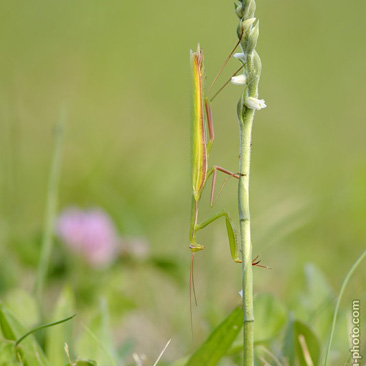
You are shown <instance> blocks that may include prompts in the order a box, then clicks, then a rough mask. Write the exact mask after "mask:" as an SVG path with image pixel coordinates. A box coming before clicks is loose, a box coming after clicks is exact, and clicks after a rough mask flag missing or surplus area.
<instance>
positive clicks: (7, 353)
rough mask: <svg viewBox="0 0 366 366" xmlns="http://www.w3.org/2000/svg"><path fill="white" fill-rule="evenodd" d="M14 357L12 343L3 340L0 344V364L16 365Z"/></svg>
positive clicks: (2, 365)
mask: <svg viewBox="0 0 366 366" xmlns="http://www.w3.org/2000/svg"><path fill="white" fill-rule="evenodd" d="M18 365H19V362H18V361H17V359H16V357H15V352H14V343H9V342H3V343H2V344H1V345H0V366H18Z"/></svg>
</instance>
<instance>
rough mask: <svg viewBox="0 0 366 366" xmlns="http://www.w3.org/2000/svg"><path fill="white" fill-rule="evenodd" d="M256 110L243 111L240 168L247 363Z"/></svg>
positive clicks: (247, 356) (247, 361) (248, 359)
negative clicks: (252, 155) (250, 192)
mask: <svg viewBox="0 0 366 366" xmlns="http://www.w3.org/2000/svg"><path fill="white" fill-rule="evenodd" d="M253 112H254V111H253V110H250V109H246V112H245V113H244V114H240V115H239V129H240V163H239V172H240V173H241V174H245V175H244V176H241V177H240V179H239V198H238V199H239V201H238V202H239V221H240V248H241V251H242V253H243V263H242V287H243V326H244V327H243V329H244V365H245V366H246V365H253V364H254V351H253V348H254V314H253V269H252V243H251V234H250V211H249V175H250V153H251V148H250V145H251V136H252V125H253V118H254V113H253Z"/></svg>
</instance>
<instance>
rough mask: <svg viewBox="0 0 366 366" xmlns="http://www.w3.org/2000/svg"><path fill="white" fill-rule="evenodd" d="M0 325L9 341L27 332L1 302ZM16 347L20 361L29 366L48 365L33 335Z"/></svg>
mask: <svg viewBox="0 0 366 366" xmlns="http://www.w3.org/2000/svg"><path fill="white" fill-rule="evenodd" d="M0 327H1V331H2V333H3V336H4V338H6V339H7V340H10V341H16V340H17V339H19V338H21V337H22V336H23V335H24V334H26V333H27V332H28V330H27V329H26V328H25V327H24V326H23V325H22V324H21V323H20V321H19V320H18V319H17V318H16V317H15V316H14V315H13V314H12V312H11V311H10V310H9V309H8V308H6V307H5V305H4V304H3V303H0ZM16 349H17V352H18V353H19V355H20V357H21V359H22V361H23V362H24V363H25V364H27V365H29V366H33V365H37V366H48V365H49V363H48V361H47V359H46V356H45V355H44V353H43V351H42V349H41V347H40V346H39V344H38V343H37V341H36V340H35V338H34V336H33V335H30V336H29V337H27V338H25V339H24V341H23V342H22V343H21V344H20V345H19V347H17V348H16Z"/></svg>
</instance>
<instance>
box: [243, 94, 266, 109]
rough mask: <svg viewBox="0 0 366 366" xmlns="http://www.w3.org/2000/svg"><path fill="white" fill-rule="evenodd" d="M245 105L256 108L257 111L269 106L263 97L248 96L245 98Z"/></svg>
mask: <svg viewBox="0 0 366 366" xmlns="http://www.w3.org/2000/svg"><path fill="white" fill-rule="evenodd" d="M245 106H246V107H248V108H250V109H254V110H256V111H259V110H261V109H264V108H266V107H267V106H266V102H265V101H264V100H263V99H257V98H254V97H248V98H247V99H246V100H245Z"/></svg>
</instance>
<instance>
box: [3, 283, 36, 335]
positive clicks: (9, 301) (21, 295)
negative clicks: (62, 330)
mask: <svg viewBox="0 0 366 366" xmlns="http://www.w3.org/2000/svg"><path fill="white" fill-rule="evenodd" d="M5 303H6V306H7V307H8V309H11V311H12V313H13V314H14V316H15V317H16V318H19V319H22V321H23V322H24V326H25V327H27V328H32V327H33V326H34V325H36V324H37V323H38V321H39V317H38V308H37V302H36V300H35V299H34V298H33V297H32V296H31V295H30V294H29V293H28V292H26V291H24V290H22V289H20V288H16V289H13V290H12V291H10V292H9V293H7V295H6V299H5Z"/></svg>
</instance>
